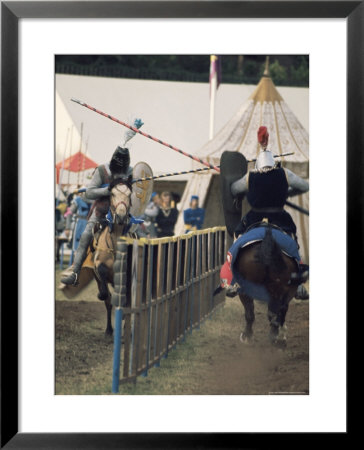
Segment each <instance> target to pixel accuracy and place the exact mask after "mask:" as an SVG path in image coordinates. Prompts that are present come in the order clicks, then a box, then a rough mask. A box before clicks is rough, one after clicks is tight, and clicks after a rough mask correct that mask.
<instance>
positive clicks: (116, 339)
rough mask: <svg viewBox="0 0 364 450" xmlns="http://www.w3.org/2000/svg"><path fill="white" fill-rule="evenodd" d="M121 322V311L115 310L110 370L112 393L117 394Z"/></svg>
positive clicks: (119, 309) (120, 309)
mask: <svg viewBox="0 0 364 450" xmlns="http://www.w3.org/2000/svg"><path fill="white" fill-rule="evenodd" d="M122 320H123V310H122V308H120V307H118V308H116V309H115V329H114V362H113V370H112V393H113V394H117V393H118V392H119V380H120V355H121V323H122Z"/></svg>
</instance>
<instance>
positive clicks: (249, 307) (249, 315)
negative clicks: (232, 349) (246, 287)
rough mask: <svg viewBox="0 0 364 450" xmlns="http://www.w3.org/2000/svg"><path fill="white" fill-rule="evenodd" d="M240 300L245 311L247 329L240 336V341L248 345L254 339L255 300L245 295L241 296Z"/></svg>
mask: <svg viewBox="0 0 364 450" xmlns="http://www.w3.org/2000/svg"><path fill="white" fill-rule="evenodd" d="M239 298H240V301H241V303H242V304H243V306H244V310H245V329H244V331H243V332H242V333H241V334H240V341H241V342H243V343H244V344H246V343H248V342H250V341H251V339H252V337H253V323H254V320H255V314H254V299H253V298H251V297H249V296H248V295H245V294H239Z"/></svg>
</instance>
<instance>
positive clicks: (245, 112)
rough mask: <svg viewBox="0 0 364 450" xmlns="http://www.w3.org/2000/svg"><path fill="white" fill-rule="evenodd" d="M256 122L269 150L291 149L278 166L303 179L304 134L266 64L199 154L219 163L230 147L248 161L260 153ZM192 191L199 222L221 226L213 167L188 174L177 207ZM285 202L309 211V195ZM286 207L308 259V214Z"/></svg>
mask: <svg viewBox="0 0 364 450" xmlns="http://www.w3.org/2000/svg"><path fill="white" fill-rule="evenodd" d="M261 125H264V126H267V128H268V132H269V145H268V148H269V149H270V150H271V151H273V153H275V154H283V153H288V152H294V155H292V156H287V157H282V158H281V161H282V164H283V166H284V167H287V168H290V169H291V170H293V171H294V172H295V173H296V174H297V175H300V176H301V177H303V178H306V179H308V176H309V139H308V133H307V131H306V130H305V128H304V127H303V126H302V124H301V123H300V121H299V120H298V119H297V117H296V116H295V115H294V113H293V112H292V110H291V109H290V107H289V106H288V105H287V103H286V102H285V101H284V99H283V97H282V96H281V95H280V93H279V92H278V90H277V89H276V87H275V85H274V83H273V81H272V79H271V78H270V76H269V72H268V68H266V71H265V72H264V75H263V77H262V79H261V80H260V82H259V84H258V85H257V87H256V89H255V90H254V91H253V93H252V94H251V95H250V97H249V98H248V100H247V101H246V102H244V104H243V105H242V106H241V107H240V108H239V110H238V111H237V112H236V113H235V115H233V117H232V118H231V119H230V120H229V121H228V122H227V123H226V124H225V126H224V127H223V128H222V129H221V130H220V131H219V132H218V133H217V135H216V136H215V137H214V138H213V139H212V140H211V141H209V142H208V143H207V144H206V145H204V146H203V147H202V148H201V150H200V151H199V156H200V157H201V158H203V159H206V160H207V161H209V162H211V163H212V164H214V165H219V162H220V157H221V154H222V152H223V151H225V150H230V151H239V152H241V153H243V155H244V156H245V157H246V159H247V160H252V159H254V158H256V156H257V154H258V153H259V144H258V141H257V131H258V128H259V127H260V126H261ZM196 194H197V195H199V198H200V205H202V206H204V207H205V209H206V221H205V224H204V225H205V226H211V225H220V224H223V217H222V212H221V207H219V204H218V202H216V198H218V199H220V192H219V177H218V176H216V175H215V172H214V171H213V170H211V171H208V173H203V174H202V173H199V174H194V175H193V176H192V177H191V178H190V180H189V181H188V183H187V186H186V189H185V191H184V194H183V197H182V200H181V210H183V209H186V208H188V207H189V202H190V198H191V195H196ZM290 201H291V202H292V203H296V204H297V205H298V206H301V207H303V208H305V209H308V202H309V196H308V194H305V195H300V196H297V197H292V198H291V199H290ZM245 208H247V205H245ZM287 210H288V211H289V213H290V214H291V215H292V218H293V220H294V222H295V223H296V225H297V230H298V231H297V235H298V239H299V244H300V247H301V255H302V257H303V259H304V260H305V261H308V258H309V246H308V231H309V230H308V226H309V224H308V217H307V216H304V215H303V214H302V213H299V212H298V211H296V210H294V209H293V208H288V207H287ZM183 228H184V224H183V217H182V214H180V217H179V219H178V223H177V225H176V229H175V231H176V232H177V233H180V232H182V231H183Z"/></svg>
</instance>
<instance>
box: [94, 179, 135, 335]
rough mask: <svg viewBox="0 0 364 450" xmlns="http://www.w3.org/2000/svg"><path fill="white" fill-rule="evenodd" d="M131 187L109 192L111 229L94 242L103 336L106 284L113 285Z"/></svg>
mask: <svg viewBox="0 0 364 450" xmlns="http://www.w3.org/2000/svg"><path fill="white" fill-rule="evenodd" d="M131 193H132V191H131V186H129V185H128V184H125V183H120V184H117V185H116V186H114V187H113V189H112V190H111V195H110V211H111V213H112V216H113V228H112V231H110V228H109V227H108V226H106V227H105V228H104V230H103V231H102V232H101V234H100V236H99V238H98V239H95V241H94V244H93V246H94V248H95V253H94V256H93V261H94V270H95V278H96V281H97V284H98V288H99V294H98V298H99V299H100V300H103V301H104V302H105V307H106V311H107V324H106V331H105V335H109V336H111V335H112V333H113V328H112V325H111V310H112V305H111V293H110V290H109V287H108V284H111V285H112V286H113V285H114V269H113V266H114V260H115V249H116V242H117V240H118V238H119V237H120V236H121V235H123V234H125V227H126V226H127V217H128V212H129V209H130V206H131V201H130V197H131Z"/></svg>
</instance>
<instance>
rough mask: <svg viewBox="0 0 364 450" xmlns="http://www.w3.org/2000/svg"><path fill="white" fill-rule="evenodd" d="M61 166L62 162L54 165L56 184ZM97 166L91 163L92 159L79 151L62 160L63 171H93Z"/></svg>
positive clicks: (93, 162)
mask: <svg viewBox="0 0 364 450" xmlns="http://www.w3.org/2000/svg"><path fill="white" fill-rule="evenodd" d="M62 166H63V161H59V163H57V164H56V170H57V183H58V182H59V173H60V171H61V169H62ZM97 166H98V164H96V163H95V161H92V159H90V158H89V157H88V156H86V155H85V154H84V153H82V152H81V151H79V152H77V153H75V154H74V155H71V156H70V157H68V158H66V159H65V160H64V166H63V169H64V170H68V171H70V172H82V171H84V170H88V169H94V168H95V167H97Z"/></svg>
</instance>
